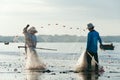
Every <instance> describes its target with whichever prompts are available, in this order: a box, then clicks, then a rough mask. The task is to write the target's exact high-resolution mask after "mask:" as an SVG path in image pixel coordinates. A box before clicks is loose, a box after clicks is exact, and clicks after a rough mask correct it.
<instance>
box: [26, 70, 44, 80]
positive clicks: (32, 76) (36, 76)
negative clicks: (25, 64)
mask: <svg viewBox="0 0 120 80" xmlns="http://www.w3.org/2000/svg"><path fill="white" fill-rule="evenodd" d="M41 74H42V73H41V72H36V71H34V70H27V71H26V80H40V76H41Z"/></svg>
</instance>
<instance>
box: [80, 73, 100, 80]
mask: <svg viewBox="0 0 120 80" xmlns="http://www.w3.org/2000/svg"><path fill="white" fill-rule="evenodd" d="M78 75H79V78H80V80H98V78H99V76H100V74H95V73H94V72H81V73H79V74H78Z"/></svg>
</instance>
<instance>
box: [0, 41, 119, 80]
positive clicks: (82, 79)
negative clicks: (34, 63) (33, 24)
mask: <svg viewBox="0 0 120 80" xmlns="http://www.w3.org/2000/svg"><path fill="white" fill-rule="evenodd" d="M113 44H114V45H115V50H113V51H102V50H99V51H98V52H99V62H100V65H102V66H103V67H104V69H105V72H104V73H99V75H96V74H94V73H89V74H88V73H73V72H69V70H74V67H75V64H76V62H77V60H78V58H79V56H80V54H81V53H82V52H83V51H84V50H85V46H86V44H85V43H38V45H37V47H43V48H51V49H57V51H49V50H39V49H37V52H38V54H39V57H40V58H42V60H43V62H44V63H45V64H46V65H47V69H49V70H51V71H52V72H50V73H47V72H45V73H40V72H33V71H25V70H24V65H25V57H24V49H18V46H19V45H24V44H23V43H10V44H9V45H4V44H3V43H0V80H120V67H119V66H120V50H119V49H120V44H119V43H113Z"/></svg>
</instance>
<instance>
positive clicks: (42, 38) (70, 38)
mask: <svg viewBox="0 0 120 80" xmlns="http://www.w3.org/2000/svg"><path fill="white" fill-rule="evenodd" d="M101 38H102V41H103V42H120V36H101ZM86 40H87V37H86V36H76V35H37V41H38V42H86ZM0 42H24V37H23V36H17V37H15V36H0Z"/></svg>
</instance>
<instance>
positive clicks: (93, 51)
mask: <svg viewBox="0 0 120 80" xmlns="http://www.w3.org/2000/svg"><path fill="white" fill-rule="evenodd" d="M87 29H88V30H89V33H88V36H87V47H86V53H87V63H88V66H87V71H91V70H92V69H91V61H92V57H94V59H95V61H96V62H97V64H95V71H96V72H98V67H99V66H98V63H99V60H98V52H97V51H98V41H99V43H100V46H102V40H101V38H100V36H99V33H98V32H97V31H96V30H94V25H93V24H92V23H89V24H87ZM90 55H91V56H92V57H91V56H90Z"/></svg>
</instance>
